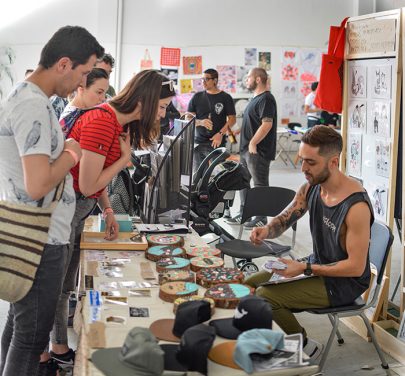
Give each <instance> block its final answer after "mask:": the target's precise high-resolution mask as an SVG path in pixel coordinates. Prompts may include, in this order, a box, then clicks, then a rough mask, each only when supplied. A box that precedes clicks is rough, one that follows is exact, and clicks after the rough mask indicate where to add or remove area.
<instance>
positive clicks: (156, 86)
mask: <svg viewBox="0 0 405 376" xmlns="http://www.w3.org/2000/svg"><path fill="white" fill-rule="evenodd" d="M167 81H170V80H169V78H167V77H166V76H165V75H164V74H162V73H161V72H159V71H158V70H154V69H147V70H144V71H141V72H139V73H138V74H136V75H135V76H134V77H132V79H131V80H130V81H129V82H128V83H127V84H126V85H125V87H124V88H123V89H122V90H121V91H120V92H119V93H118V94H117V95H116V96H115V97H113V98H112V99H111V100H110V101H109V102H108V103H109V104H110V105H111V106H112V107H113V108H114V109H116V110H117V111H118V112H121V113H123V114H130V113H132V112H133V111H134V110H135V108H136V106H137V105H138V103H141V105H142V111H141V113H142V115H141V119H140V120H137V121H133V122H131V123H129V124H128V126H129V129H130V137H131V144H132V145H133V146H134V147H135V148H142V147H143V145H145V146H149V145H151V144H152V143H153V141H154V139H155V138H157V137H158V136H159V132H160V122H157V121H156V114H157V111H158V105H159V99H164V98H169V97H174V96H175V95H176V92H175V91H174V87H172V86H171V85H162V83H163V82H167ZM163 91H164V93H163V94H162V92H163Z"/></svg>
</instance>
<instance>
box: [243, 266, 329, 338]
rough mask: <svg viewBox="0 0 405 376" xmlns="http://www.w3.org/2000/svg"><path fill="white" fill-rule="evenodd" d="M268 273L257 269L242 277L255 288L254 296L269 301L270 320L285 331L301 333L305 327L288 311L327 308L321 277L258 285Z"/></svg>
mask: <svg viewBox="0 0 405 376" xmlns="http://www.w3.org/2000/svg"><path fill="white" fill-rule="evenodd" d="M270 277H271V273H268V272H266V271H261V272H258V273H255V274H253V275H251V276H250V277H248V278H247V279H246V280H245V282H244V283H245V284H247V285H249V286H251V287H254V288H255V289H256V295H257V296H260V297H262V298H264V299H265V300H267V301H268V302H269V303H270V304H271V308H272V311H273V320H274V321H275V322H276V323H277V325H278V326H279V327H280V328H281V329H282V330H283V331H284V332H285V333H286V334H293V333H303V336H304V339H305V338H306V332H305V329H304V328H303V327H302V326H301V325H300V324H299V323H298V321H297V319H296V318H295V316H294V314H293V313H292V310H293V311H294V310H303V309H309V308H325V307H330V303H329V298H328V294H327V292H326V287H325V282H324V280H323V278H322V277H311V278H306V279H301V280H298V281H292V282H288V283H280V284H274V285H268V286H260V284H262V283H264V282H267V281H268V280H269V278H270Z"/></svg>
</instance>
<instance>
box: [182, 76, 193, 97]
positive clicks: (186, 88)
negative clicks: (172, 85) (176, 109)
mask: <svg viewBox="0 0 405 376" xmlns="http://www.w3.org/2000/svg"><path fill="white" fill-rule="evenodd" d="M192 90H193V81H191V79H181V80H180V93H181V94H186V93H191V91H192Z"/></svg>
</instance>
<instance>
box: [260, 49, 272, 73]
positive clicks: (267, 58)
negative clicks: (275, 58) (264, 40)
mask: <svg viewBox="0 0 405 376" xmlns="http://www.w3.org/2000/svg"><path fill="white" fill-rule="evenodd" d="M259 68H263V69H264V70H265V71H266V72H268V71H271V52H259Z"/></svg>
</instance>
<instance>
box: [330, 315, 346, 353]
mask: <svg viewBox="0 0 405 376" xmlns="http://www.w3.org/2000/svg"><path fill="white" fill-rule="evenodd" d="M328 319H329V321H330V323H331V324H332V326H333V324H334V322H335V319H334V317H333V315H332V314H330V313H328ZM336 337H337V339H338V344H339V345H343V344H344V343H345V340H344V339H343V337H342V335H341V334H340V331H339V329H338V330H336Z"/></svg>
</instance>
